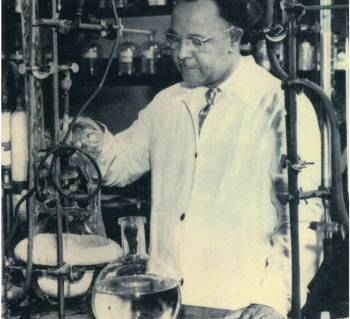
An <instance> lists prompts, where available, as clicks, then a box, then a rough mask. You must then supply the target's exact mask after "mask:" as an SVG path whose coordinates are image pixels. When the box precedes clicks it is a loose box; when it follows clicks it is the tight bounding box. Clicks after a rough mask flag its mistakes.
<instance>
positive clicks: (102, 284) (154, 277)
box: [92, 216, 181, 319]
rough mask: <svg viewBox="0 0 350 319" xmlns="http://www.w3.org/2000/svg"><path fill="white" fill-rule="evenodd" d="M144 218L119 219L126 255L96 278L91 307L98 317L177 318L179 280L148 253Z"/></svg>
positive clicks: (119, 318)
mask: <svg viewBox="0 0 350 319" xmlns="http://www.w3.org/2000/svg"><path fill="white" fill-rule="evenodd" d="M145 222H146V218H145V217H140V216H131V217H123V218H120V219H119V225H121V228H122V229H121V230H122V246H123V256H122V257H121V258H118V259H117V260H115V261H113V262H112V263H110V264H109V265H107V266H106V267H105V268H104V269H103V270H102V272H101V273H100V275H99V276H98V277H97V279H96V281H95V285H94V288H93V292H92V308H93V312H94V315H95V317H96V318H97V319H107V318H108V319H141V318H153V319H158V318H162V319H174V318H176V316H177V314H178V312H179V310H180V299H181V297H180V288H179V283H178V282H177V281H176V280H175V279H173V278H174V276H173V274H172V272H171V270H169V268H167V266H166V265H165V264H163V263H162V262H160V261H158V260H155V259H153V258H151V257H150V256H149V255H147V254H146V245H145V231H144V224H145Z"/></svg>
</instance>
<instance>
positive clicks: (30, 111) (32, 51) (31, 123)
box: [21, 0, 36, 293]
mask: <svg viewBox="0 0 350 319" xmlns="http://www.w3.org/2000/svg"><path fill="white" fill-rule="evenodd" d="M35 4H36V3H35V0H31V1H30V17H29V19H30V25H34V24H35V12H36V5H35ZM21 11H22V12H23V11H24V10H23V9H22V10H21ZM26 18H28V16H27V17H26ZM24 19H25V18H24ZM24 19H22V21H23V20H24ZM24 28H25V27H24ZM35 31H36V29H35V27H30V31H29V32H30V33H29V34H30V36H29V43H26V42H25V40H23V43H24V51H25V52H28V51H27V50H25V49H26V46H29V57H28V56H26V57H25V59H26V60H28V63H29V67H33V66H34V65H35V56H36V34H35V33H36V32H35ZM28 58H29V59H28ZM28 77H29V78H28V82H27V83H28V87H27V91H26V96H27V95H28V96H29V103H27V117H28V149H29V152H28V167H29V170H28V186H29V188H32V187H33V186H34V169H33V167H34V163H35V159H34V155H33V152H32V150H33V149H34V146H35V137H34V132H35V129H34V127H35V107H36V98H35V77H34V75H33V74H29V75H28ZM34 207H35V202H34V198H30V199H29V200H28V205H27V212H28V250H27V272H26V280H25V283H24V292H25V293H28V290H29V287H30V283H31V275H32V270H33V248H34Z"/></svg>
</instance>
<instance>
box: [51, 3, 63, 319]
mask: <svg viewBox="0 0 350 319" xmlns="http://www.w3.org/2000/svg"><path fill="white" fill-rule="evenodd" d="M56 8H57V3H56V0H52V19H53V20H55V19H56V18H57V17H56V15H57V11H56ZM52 44H53V48H52V49H53V54H52V55H53V64H54V70H55V72H54V74H53V102H54V103H53V105H54V123H55V130H54V143H55V145H58V143H59V131H60V124H59V123H60V122H59V94H58V90H59V82H58V42H57V29H56V28H53V29H52ZM56 70H57V71H56ZM59 173H60V171H59V161H57V165H56V172H55V174H56V180H59ZM56 198H57V200H56V216H57V266H58V267H62V266H63V263H64V261H63V225H62V212H61V205H60V195H59V194H58V192H57V191H56ZM57 280H58V302H59V311H58V317H59V319H64V318H65V300H64V276H63V275H58V277H57Z"/></svg>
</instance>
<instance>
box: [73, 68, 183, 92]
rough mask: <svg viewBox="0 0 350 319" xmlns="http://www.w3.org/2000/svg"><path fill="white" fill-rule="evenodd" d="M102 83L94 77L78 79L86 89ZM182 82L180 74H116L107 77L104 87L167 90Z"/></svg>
mask: <svg viewBox="0 0 350 319" xmlns="http://www.w3.org/2000/svg"><path fill="white" fill-rule="evenodd" d="M73 81H74V80H73ZM100 81H101V77H93V76H82V77H81V78H79V79H77V82H78V84H79V86H85V87H97V86H98V85H99V83H100ZM180 81H182V77H181V75H180V73H178V72H173V73H168V74H157V75H152V74H135V75H122V76H116V75H115V74H110V75H108V76H107V78H106V81H105V84H104V86H105V87H113V86H154V87H160V88H165V87H168V86H170V85H172V84H175V83H178V82H180Z"/></svg>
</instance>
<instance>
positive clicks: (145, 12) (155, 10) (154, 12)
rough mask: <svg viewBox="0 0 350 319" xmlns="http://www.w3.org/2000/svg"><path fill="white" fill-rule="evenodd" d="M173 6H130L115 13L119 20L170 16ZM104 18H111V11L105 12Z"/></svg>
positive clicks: (118, 9)
mask: <svg viewBox="0 0 350 319" xmlns="http://www.w3.org/2000/svg"><path fill="white" fill-rule="evenodd" d="M172 9H173V5H162V6H146V5H138V6H130V7H121V8H117V12H118V15H119V17H120V18H126V17H145V16H164V15H171V13H172ZM103 17H104V18H112V17H113V13H112V12H111V11H108V12H105V13H104V15H103Z"/></svg>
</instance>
